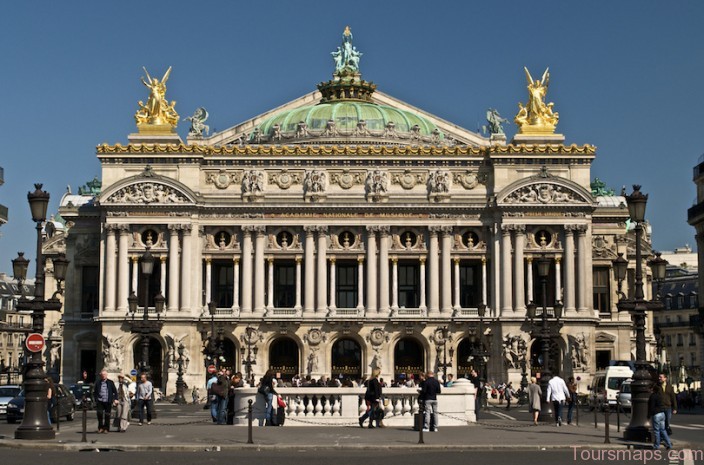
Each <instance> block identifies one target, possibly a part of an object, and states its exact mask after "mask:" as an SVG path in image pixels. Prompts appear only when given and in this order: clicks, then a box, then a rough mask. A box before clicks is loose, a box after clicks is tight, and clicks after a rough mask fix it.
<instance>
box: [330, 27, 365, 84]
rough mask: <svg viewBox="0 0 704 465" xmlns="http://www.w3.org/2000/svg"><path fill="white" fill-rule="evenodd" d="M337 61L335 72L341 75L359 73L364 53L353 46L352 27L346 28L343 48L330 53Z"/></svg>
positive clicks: (343, 36) (343, 35) (343, 34)
mask: <svg viewBox="0 0 704 465" xmlns="http://www.w3.org/2000/svg"><path fill="white" fill-rule="evenodd" d="M330 54H331V55H332V58H333V60H335V72H336V73H341V72H344V71H351V72H353V73H358V72H359V59H360V58H361V56H362V53H361V52H359V51H358V50H357V49H356V48H355V47H353V46H352V31H351V30H350V27H349V26H347V27H345V31H344V32H343V33H342V47H337V50H335V51H334V52H331V53H330Z"/></svg>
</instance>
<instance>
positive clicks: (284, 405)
mask: <svg viewBox="0 0 704 465" xmlns="http://www.w3.org/2000/svg"><path fill="white" fill-rule="evenodd" d="M276 403H277V405H278V406H279V407H280V408H286V402H285V401H284V399H283V398H282V397H281V396H278V399H277V401H276Z"/></svg>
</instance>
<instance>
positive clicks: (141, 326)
mask: <svg viewBox="0 0 704 465" xmlns="http://www.w3.org/2000/svg"><path fill="white" fill-rule="evenodd" d="M140 266H141V270H142V276H143V277H144V312H143V313H142V319H141V320H135V318H134V316H135V313H136V312H137V300H138V299H137V296H136V295H135V293H134V291H132V293H131V294H130V296H129V297H128V298H127V307H128V311H129V313H130V315H131V316H132V318H131V320H129V322H128V323H129V325H130V327H131V331H132V332H133V333H136V334H139V335H140V336H141V346H142V356H141V361H140V370H141V371H142V373H149V372H150V370H151V369H150V367H149V335H150V334H155V333H156V334H158V333H160V332H161V328H162V327H163V326H164V322H163V321H161V312H163V311H164V302H165V301H166V299H165V298H164V296H163V295H161V292H159V294H157V295H156V296H155V297H154V309H155V311H156V317H157V319H156V320H150V319H149V279H150V277H151V275H152V272H153V271H154V256H153V255H152V254H151V252H150V251H149V248H148V247H147V251H146V252H145V253H144V255H143V256H142V259H141V263H140Z"/></svg>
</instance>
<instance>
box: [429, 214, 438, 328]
mask: <svg viewBox="0 0 704 465" xmlns="http://www.w3.org/2000/svg"><path fill="white" fill-rule="evenodd" d="M428 232H429V235H430V245H429V247H428V274H429V275H430V276H429V277H428V281H429V284H430V289H429V290H428V294H429V295H428V299H429V300H430V303H429V305H428V307H429V309H428V313H429V315H430V316H440V263H439V261H440V256H439V248H440V247H439V244H438V232H440V226H430V227H428Z"/></svg>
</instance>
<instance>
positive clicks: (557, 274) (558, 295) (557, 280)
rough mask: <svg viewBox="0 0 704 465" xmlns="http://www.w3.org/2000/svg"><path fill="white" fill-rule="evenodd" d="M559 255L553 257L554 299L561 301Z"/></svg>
mask: <svg viewBox="0 0 704 465" xmlns="http://www.w3.org/2000/svg"><path fill="white" fill-rule="evenodd" d="M561 261H562V259H561V258H560V257H555V301H558V300H559V301H561V302H562V270H561V269H560V262H561Z"/></svg>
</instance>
